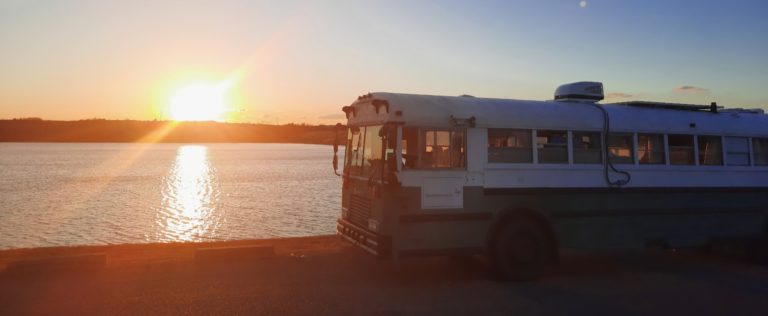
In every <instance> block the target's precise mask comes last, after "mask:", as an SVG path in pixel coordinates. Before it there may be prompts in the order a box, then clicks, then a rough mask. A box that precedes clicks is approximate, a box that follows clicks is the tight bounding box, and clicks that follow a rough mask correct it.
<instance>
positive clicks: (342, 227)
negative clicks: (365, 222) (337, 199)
mask: <svg viewBox="0 0 768 316" xmlns="http://www.w3.org/2000/svg"><path fill="white" fill-rule="evenodd" d="M336 233H337V234H339V235H340V236H341V237H343V238H344V239H346V240H347V241H349V242H351V243H353V244H355V245H357V246H358V247H360V248H363V249H364V250H366V251H368V252H370V253H372V254H374V255H376V256H377V257H379V258H382V259H388V258H390V257H391V255H392V241H391V238H389V237H386V236H381V235H378V234H376V233H373V232H371V231H369V230H366V229H364V228H362V227H360V226H358V225H355V224H353V223H351V222H349V221H346V220H344V219H339V220H338V222H337V224H336Z"/></svg>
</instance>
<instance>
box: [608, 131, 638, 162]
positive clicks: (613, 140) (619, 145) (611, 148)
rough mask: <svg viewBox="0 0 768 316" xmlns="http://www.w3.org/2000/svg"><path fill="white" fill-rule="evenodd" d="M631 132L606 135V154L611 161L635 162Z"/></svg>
mask: <svg viewBox="0 0 768 316" xmlns="http://www.w3.org/2000/svg"><path fill="white" fill-rule="evenodd" d="M632 143H633V141H632V134H623V133H613V134H609V136H608V156H609V158H608V159H610V161H611V162H613V163H628V164H633V163H635V160H634V159H635V157H634V154H633V150H632Z"/></svg>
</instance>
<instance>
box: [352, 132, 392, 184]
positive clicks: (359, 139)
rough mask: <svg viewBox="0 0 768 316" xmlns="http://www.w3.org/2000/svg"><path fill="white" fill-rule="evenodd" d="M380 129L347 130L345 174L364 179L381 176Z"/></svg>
mask: <svg viewBox="0 0 768 316" xmlns="http://www.w3.org/2000/svg"><path fill="white" fill-rule="evenodd" d="M381 129H382V125H372V126H360V127H350V128H349V131H348V133H347V154H346V160H345V161H346V163H345V167H346V168H344V172H345V173H347V174H349V175H353V176H364V177H371V176H375V175H376V174H377V173H378V174H381V170H382V169H381V168H382V167H383V165H382V163H383V161H382V137H381V136H380V135H381V134H380V133H381Z"/></svg>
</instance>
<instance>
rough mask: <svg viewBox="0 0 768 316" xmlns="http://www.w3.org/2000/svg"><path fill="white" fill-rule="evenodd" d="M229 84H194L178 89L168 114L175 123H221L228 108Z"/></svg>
mask: <svg viewBox="0 0 768 316" xmlns="http://www.w3.org/2000/svg"><path fill="white" fill-rule="evenodd" d="M230 86H231V83H230V82H229V81H225V82H221V83H194V84H188V85H185V86H182V87H180V88H178V89H177V90H176V91H175V92H174V93H173V94H172V95H171V98H170V101H169V104H168V114H169V115H170V118H171V119H172V120H175V121H221V120H224V116H225V114H226V112H227V111H228V110H229V108H230V106H229V104H228V98H227V96H228V93H229V88H230Z"/></svg>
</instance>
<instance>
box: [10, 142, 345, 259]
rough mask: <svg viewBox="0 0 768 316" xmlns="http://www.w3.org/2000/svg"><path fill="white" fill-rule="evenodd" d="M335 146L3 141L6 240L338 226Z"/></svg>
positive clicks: (206, 236)
mask: <svg viewBox="0 0 768 316" xmlns="http://www.w3.org/2000/svg"><path fill="white" fill-rule="evenodd" d="M331 158H332V149H331V147H330V146H324V145H300V144H201V145H188V144H39V143H0V249H8V248H22V247H42V246H62V245H86V244H88V245H90V244H116V243H150V242H172V241H212V240H233V239H251V238H265V237H288V236H307V235H319V234H332V233H334V231H335V225H336V224H335V221H336V218H337V217H338V216H339V213H340V200H341V197H340V196H341V179H340V178H339V177H337V176H335V175H334V174H333V170H332V167H331V163H330V162H331Z"/></svg>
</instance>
